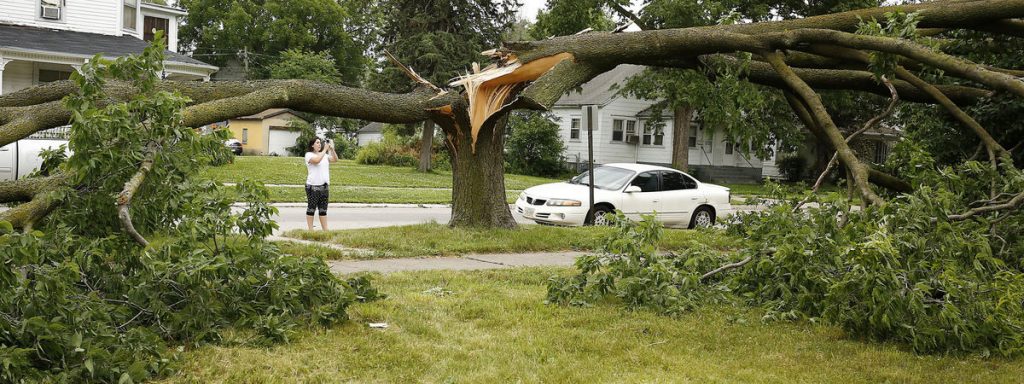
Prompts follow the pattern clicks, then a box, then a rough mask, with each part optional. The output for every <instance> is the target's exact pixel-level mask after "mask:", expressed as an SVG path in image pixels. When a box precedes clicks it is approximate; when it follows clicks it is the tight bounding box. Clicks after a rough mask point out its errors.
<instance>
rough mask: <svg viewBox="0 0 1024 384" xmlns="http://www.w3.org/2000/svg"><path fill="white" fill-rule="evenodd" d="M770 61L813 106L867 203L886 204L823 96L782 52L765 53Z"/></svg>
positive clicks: (790, 85) (811, 108)
mask: <svg viewBox="0 0 1024 384" xmlns="http://www.w3.org/2000/svg"><path fill="white" fill-rule="evenodd" d="M761 55H762V56H764V57H765V58H766V59H767V60H768V62H769V63H770V64H771V65H772V67H773V68H775V70H776V71H777V72H779V75H781V76H782V77H783V79H785V80H786V83H787V84H788V85H789V87H790V89H792V90H793V92H794V93H795V94H796V95H798V96H800V98H801V99H802V100H803V102H804V103H805V104H806V105H807V106H808V107H809V108H808V110H809V112H810V113H811V116H812V117H813V118H814V120H815V121H816V122H817V123H818V127H819V128H820V129H821V130H822V131H823V132H824V134H825V136H826V137H827V138H828V139H829V141H830V142H831V143H832V145H833V147H835V149H836V153H838V154H839V158H840V159H841V160H842V161H843V164H845V165H846V168H847V169H848V170H850V172H851V174H852V176H853V180H852V181H853V182H854V183H856V185H857V188H858V190H859V192H860V195H861V197H862V198H863V199H864V202H865V203H866V204H882V203H884V201H883V200H882V198H881V197H878V195H876V194H875V192H874V191H872V190H871V185H870V184H869V182H868V168H867V167H866V166H865V165H864V164H863V163H861V162H860V160H859V159H857V155H856V154H854V153H853V150H852V149H850V146H849V145H847V144H846V140H845V139H844V138H843V134H842V133H841V132H840V131H839V128H838V127H836V125H835V123H834V122H833V121H832V117H831V116H829V114H828V111H826V110H825V105H824V104H822V103H821V98H819V97H818V94H816V93H814V90H813V89H811V87H810V86H808V85H807V83H804V82H803V81H802V80H800V77H798V76H797V75H796V74H795V73H794V72H793V70H792V69H791V68H790V67H789V66H788V65H786V62H785V60H784V59H783V57H782V55H781V54H779V53H778V52H762V53H761Z"/></svg>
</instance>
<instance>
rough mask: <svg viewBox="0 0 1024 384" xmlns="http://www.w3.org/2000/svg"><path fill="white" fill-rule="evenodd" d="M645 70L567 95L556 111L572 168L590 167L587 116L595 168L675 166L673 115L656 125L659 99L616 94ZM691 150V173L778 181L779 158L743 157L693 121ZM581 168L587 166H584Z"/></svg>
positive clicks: (623, 69)
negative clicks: (587, 115)
mask: <svg viewBox="0 0 1024 384" xmlns="http://www.w3.org/2000/svg"><path fill="white" fill-rule="evenodd" d="M643 69H644V67H642V66H638V65H628V64H624V65H620V66H618V67H616V68H615V69H613V70H611V71H608V72H605V73H603V74H601V75H599V76H597V77H595V78H594V79H592V80H591V81H590V82H588V83H586V84H584V85H583V86H582V87H581V88H580V89H579V90H578V91H571V92H569V93H567V94H566V95H564V96H562V98H561V99H559V100H558V102H556V103H555V105H554V106H553V107H552V109H551V112H552V114H554V115H555V117H556V120H557V123H558V124H559V127H560V130H559V134H560V136H561V137H562V141H564V142H565V145H566V150H565V153H564V156H565V158H566V161H568V162H569V163H570V164H575V165H583V164H585V163H586V162H587V131H586V129H585V128H584V125H583V116H584V113H585V111H586V110H587V109H588V108H593V110H594V111H595V112H594V122H595V124H594V127H593V130H594V163H595V164H607V163H644V164H656V165H663V166H671V163H672V143H673V137H672V128H671V127H672V124H673V121H672V116H662V118H661V121H660V123H658V122H655V119H653V116H652V114H651V107H652V106H654V105H655V104H656V103H658V101H657V100H640V99H635V98H631V97H625V96H622V95H619V94H618V93H617V92H616V90H615V89H614V88H615V86H616V85H618V84H624V83H625V81H626V79H628V78H629V77H630V76H633V75H635V74H637V73H640V72H641V71H642V70H643ZM689 123H690V129H689V131H690V137H689V138H688V139H687V140H686V143H687V146H688V148H689V168H690V172H691V173H695V174H698V175H700V176H701V177H702V178H709V179H712V180H715V181H722V182H753V181H759V180H760V179H762V178H763V177H776V176H778V171H777V169H776V168H775V166H774V158H771V159H764V160H762V159H758V158H756V157H754V156H750V157H748V156H744V155H743V154H742V153H740V152H739V151H738V150H736V148H735V146H734V144H733V143H730V142H727V141H726V140H725V138H724V135H723V134H722V133H715V132H714V131H713V130H711V129H705V128H704V127H703V126H701V124H700V123H699V122H698V120H696V119H695V120H694V121H690V122H689ZM580 168H582V167H580Z"/></svg>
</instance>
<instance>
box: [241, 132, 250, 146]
mask: <svg viewBox="0 0 1024 384" xmlns="http://www.w3.org/2000/svg"><path fill="white" fill-rule="evenodd" d="M242 144H249V128H242Z"/></svg>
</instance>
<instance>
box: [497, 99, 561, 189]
mask: <svg viewBox="0 0 1024 384" xmlns="http://www.w3.org/2000/svg"><path fill="white" fill-rule="evenodd" d="M508 129H509V130H511V131H512V134H511V135H510V136H509V138H508V142H507V143H506V144H505V160H506V161H507V162H508V166H509V171H510V172H513V173H518V174H522V175H531V176H548V177H555V176H560V175H562V174H564V173H566V170H565V169H564V168H563V167H562V152H564V151H565V145H564V144H563V143H562V138H561V137H560V136H559V135H558V124H555V123H554V122H552V121H551V120H550V119H549V118H548V117H547V116H545V115H544V114H541V113H537V112H514V113H512V114H511V115H510V116H509V122H508Z"/></svg>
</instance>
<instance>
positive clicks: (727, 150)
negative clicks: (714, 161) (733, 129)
mask: <svg viewBox="0 0 1024 384" xmlns="http://www.w3.org/2000/svg"><path fill="white" fill-rule="evenodd" d="M732 150H733V148H732V142H731V141H726V142H725V154H726V155H731V154H732Z"/></svg>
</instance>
